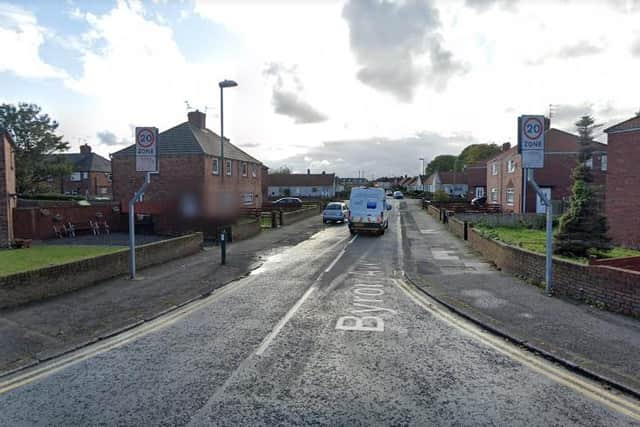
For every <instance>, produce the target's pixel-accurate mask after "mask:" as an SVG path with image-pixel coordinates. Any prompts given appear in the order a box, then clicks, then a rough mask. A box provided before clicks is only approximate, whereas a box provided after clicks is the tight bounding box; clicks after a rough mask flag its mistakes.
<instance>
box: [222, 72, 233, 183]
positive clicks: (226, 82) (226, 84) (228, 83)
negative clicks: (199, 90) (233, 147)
mask: <svg viewBox="0 0 640 427" xmlns="http://www.w3.org/2000/svg"><path fill="white" fill-rule="evenodd" d="M218 86H220V163H221V166H220V167H221V168H222V174H221V175H220V182H224V175H225V174H226V173H227V167H226V165H225V163H224V88H227V87H236V86H238V83H236V82H234V81H233V80H223V81H221V82H220V83H218Z"/></svg>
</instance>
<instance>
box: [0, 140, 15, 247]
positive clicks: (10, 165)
mask: <svg viewBox="0 0 640 427" xmlns="http://www.w3.org/2000/svg"><path fill="white" fill-rule="evenodd" d="M15 169H16V166H15V146H14V144H13V139H12V138H11V135H9V133H8V132H6V131H5V130H4V129H0V248H7V247H9V244H10V242H11V241H12V240H13V239H14V236H13V208H15V207H16V195H15V193H16V173H15Z"/></svg>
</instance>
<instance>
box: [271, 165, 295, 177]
mask: <svg viewBox="0 0 640 427" xmlns="http://www.w3.org/2000/svg"><path fill="white" fill-rule="evenodd" d="M269 173H273V174H276V173H281V174H286V175H289V174H291V169H289V168H288V167H287V166H286V165H285V166H280V167H279V168H277V169H273V170H270V172H269Z"/></svg>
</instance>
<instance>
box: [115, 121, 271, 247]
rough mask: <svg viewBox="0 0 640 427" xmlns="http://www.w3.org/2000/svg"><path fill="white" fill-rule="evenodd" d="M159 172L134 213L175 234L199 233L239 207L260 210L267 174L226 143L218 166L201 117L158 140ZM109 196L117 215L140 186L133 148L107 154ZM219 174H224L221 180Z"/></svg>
mask: <svg viewBox="0 0 640 427" xmlns="http://www.w3.org/2000/svg"><path fill="white" fill-rule="evenodd" d="M158 152H159V171H160V173H159V174H157V175H153V176H152V178H151V184H150V185H149V187H148V188H147V190H146V192H145V194H144V201H143V202H142V203H139V204H138V205H137V207H136V212H139V213H149V214H152V215H153V216H154V219H153V222H154V227H155V229H156V231H158V232H160V233H167V234H175V233H180V232H184V231H186V230H191V229H205V228H206V227H208V226H209V225H210V224H213V223H216V222H217V221H222V220H225V218H229V217H231V216H233V215H235V214H237V212H238V210H239V209H241V208H243V207H244V208H260V207H261V206H262V199H263V197H262V192H263V184H262V183H263V180H264V175H265V174H266V171H267V169H266V168H265V167H263V165H262V162H260V161H259V160H257V159H255V158H254V157H252V156H250V155H249V154H247V153H245V152H244V151H242V150H241V149H239V148H238V147H236V146H235V145H233V144H231V143H230V142H229V140H228V139H227V138H225V141H224V163H225V164H224V167H223V165H222V164H221V161H220V136H219V135H217V134H215V133H214V132H212V131H211V130H209V129H207V127H206V115H205V114H204V113H202V112H200V111H191V112H189V113H188V120H187V121H186V122H184V123H181V124H179V125H177V126H174V127H173V128H171V129H168V130H166V131H164V132H161V133H160V134H159V135H158ZM111 159H112V162H111V165H112V170H113V197H114V200H118V201H120V205H121V209H122V211H123V212H127V211H128V202H129V200H130V199H131V198H132V197H133V194H134V192H135V191H137V190H138V189H139V188H140V187H141V185H142V183H143V181H144V173H141V172H136V170H135V169H136V167H135V146H134V145H131V146H129V147H127V148H124V149H122V150H120V151H118V152H116V153H113V154H112V155H111ZM223 173H224V175H223Z"/></svg>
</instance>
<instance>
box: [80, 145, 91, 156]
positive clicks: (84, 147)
mask: <svg viewBox="0 0 640 427" xmlns="http://www.w3.org/2000/svg"><path fill="white" fill-rule="evenodd" d="M90 153H91V146H90V145H89V144H83V145H81V146H80V154H90Z"/></svg>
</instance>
